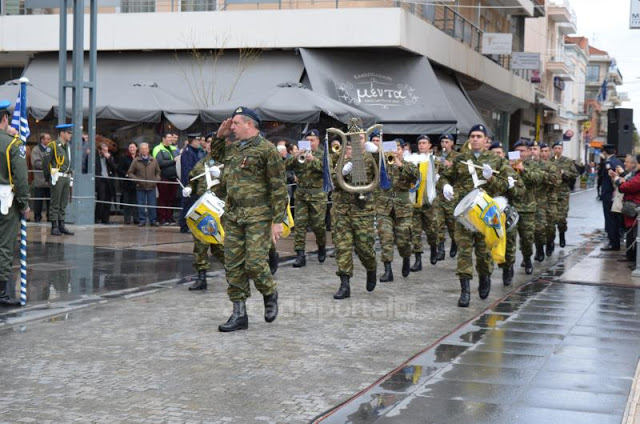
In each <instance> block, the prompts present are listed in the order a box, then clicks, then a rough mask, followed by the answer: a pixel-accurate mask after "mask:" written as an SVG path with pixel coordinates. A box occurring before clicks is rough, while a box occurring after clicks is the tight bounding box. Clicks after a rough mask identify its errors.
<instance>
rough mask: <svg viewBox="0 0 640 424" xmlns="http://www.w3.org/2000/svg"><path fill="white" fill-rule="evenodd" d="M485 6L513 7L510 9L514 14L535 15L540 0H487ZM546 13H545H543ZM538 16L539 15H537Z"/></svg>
mask: <svg viewBox="0 0 640 424" xmlns="http://www.w3.org/2000/svg"><path fill="white" fill-rule="evenodd" d="M484 3H485V6H498V7H507V8H513V9H510V13H511V14H512V15H525V16H535V15H536V7H537V4H538V3H539V1H533V0H486V1H485V2H484ZM543 15H544V13H543ZM536 17H537V16H536Z"/></svg>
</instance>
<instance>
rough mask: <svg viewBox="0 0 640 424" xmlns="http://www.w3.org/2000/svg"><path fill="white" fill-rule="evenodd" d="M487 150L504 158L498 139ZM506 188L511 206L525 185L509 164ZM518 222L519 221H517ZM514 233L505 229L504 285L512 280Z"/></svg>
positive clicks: (501, 265) (521, 194) (514, 257)
mask: <svg viewBox="0 0 640 424" xmlns="http://www.w3.org/2000/svg"><path fill="white" fill-rule="evenodd" d="M489 150H490V151H491V152H493V153H495V154H497V155H498V156H500V157H501V158H502V159H504V158H505V154H504V149H503V148H502V143H500V142H499V141H494V142H493V143H491V146H489ZM505 170H506V175H507V182H508V187H509V188H508V189H507V192H506V193H505V197H506V198H507V201H508V202H509V205H511V206H513V205H514V203H517V202H519V201H520V199H522V198H523V197H524V194H525V191H526V189H525V185H524V182H523V181H522V179H521V178H520V177H519V176H518V174H517V173H516V171H515V169H513V168H512V167H511V166H507V167H505ZM518 222H519V221H518ZM516 234H517V231H516V229H515V228H513V229H512V230H511V231H507V245H506V249H505V261H504V262H503V263H501V264H500V265H499V267H500V268H502V284H504V286H505V287H506V286H510V285H511V282H512V281H513V275H514V270H513V264H514V262H515V261H516Z"/></svg>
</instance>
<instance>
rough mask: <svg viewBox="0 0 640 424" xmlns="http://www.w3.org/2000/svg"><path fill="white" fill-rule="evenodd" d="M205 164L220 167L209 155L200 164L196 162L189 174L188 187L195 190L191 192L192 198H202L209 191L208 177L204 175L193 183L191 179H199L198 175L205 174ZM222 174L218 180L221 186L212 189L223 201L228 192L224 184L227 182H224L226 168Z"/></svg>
mask: <svg viewBox="0 0 640 424" xmlns="http://www.w3.org/2000/svg"><path fill="white" fill-rule="evenodd" d="M205 164H207V165H209V166H214V165H220V164H219V163H218V162H216V161H215V160H214V159H213V158H212V157H211V154H208V155H207V156H205V157H203V158H202V159H200V160H199V161H198V162H196V164H195V165H194V166H193V168H192V169H191V172H189V180H190V181H189V183H188V185H189V186H190V187H191V190H193V191H192V192H191V195H192V196H196V197H200V196H202V195H203V194H204V193H205V192H206V191H207V177H206V176H204V175H203V176H202V177H200V178H198V179H197V180H193V181H191V178H193V177H197V176H198V175H200V174H203V173H204V172H205V167H204V166H205ZM220 172H221V174H220V177H219V178H218V179H219V180H220V184H216V185H214V186H213V187H211V191H212V192H213V193H214V194H215V195H216V196H218V198H220V199H221V200H225V197H226V190H225V186H224V182H225V181H224V168H222V169H221V170H220Z"/></svg>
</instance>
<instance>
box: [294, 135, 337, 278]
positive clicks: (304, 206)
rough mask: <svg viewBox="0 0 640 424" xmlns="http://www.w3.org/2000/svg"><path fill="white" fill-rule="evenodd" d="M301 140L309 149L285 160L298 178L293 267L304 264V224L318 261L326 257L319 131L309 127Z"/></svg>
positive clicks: (324, 206) (325, 212)
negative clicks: (309, 232)
mask: <svg viewBox="0 0 640 424" xmlns="http://www.w3.org/2000/svg"><path fill="white" fill-rule="evenodd" d="M305 140H307V141H309V142H310V143H311V150H310V151H308V152H302V153H301V155H304V156H299V155H296V156H291V157H289V158H287V160H286V161H285V167H286V169H287V171H294V172H295V174H296V178H297V181H298V187H297V188H296V199H295V200H296V208H295V209H296V225H295V229H294V231H295V243H294V249H295V251H296V255H297V256H296V260H295V262H294V263H293V267H294V268H300V267H303V266H306V265H307V260H306V258H305V253H304V250H305V238H306V235H307V226H311V229H312V230H313V232H314V234H315V235H316V243H317V245H318V262H320V263H322V262H324V260H325V259H326V257H327V250H326V244H327V228H326V226H325V218H326V214H327V194H326V193H325V192H324V191H322V156H323V154H324V153H323V151H322V150H321V149H318V146H319V145H320V132H319V131H318V130H316V129H313V130H310V131H308V132H307V133H306V135H305Z"/></svg>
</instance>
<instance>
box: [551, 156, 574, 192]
mask: <svg viewBox="0 0 640 424" xmlns="http://www.w3.org/2000/svg"><path fill="white" fill-rule="evenodd" d="M551 161H552V163H553V164H554V165H556V166H557V167H558V168H560V169H561V170H562V184H561V185H560V192H561V193H563V194H567V193H569V192H570V191H571V188H573V184H574V183H575V181H576V178H578V170H577V169H576V166H575V165H574V164H573V161H572V160H571V159H569V158H568V157H566V156H560V157H557V158H556V157H554V158H552V159H551Z"/></svg>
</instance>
